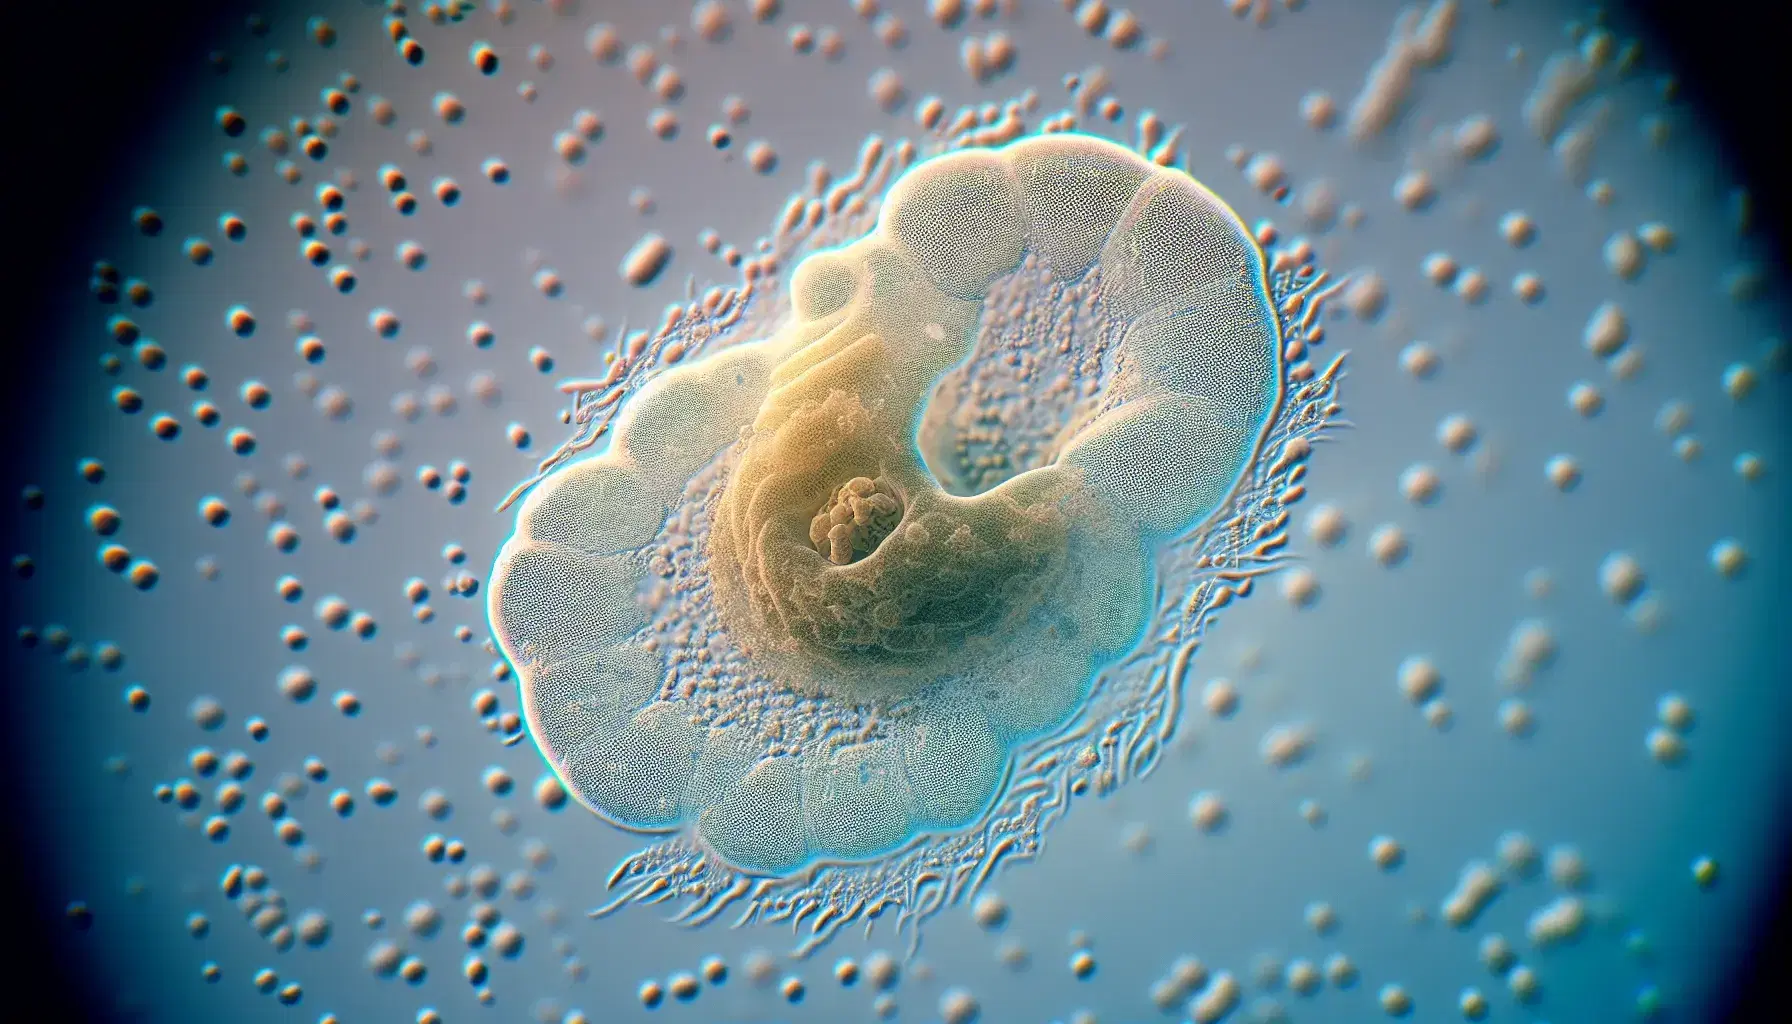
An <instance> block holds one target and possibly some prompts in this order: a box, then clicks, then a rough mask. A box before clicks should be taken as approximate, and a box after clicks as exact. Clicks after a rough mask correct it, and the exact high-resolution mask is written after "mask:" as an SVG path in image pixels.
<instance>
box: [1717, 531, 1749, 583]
mask: <svg viewBox="0 0 1792 1024" xmlns="http://www.w3.org/2000/svg"><path fill="white" fill-rule="evenodd" d="M1748 561H1749V559H1748V552H1747V551H1746V550H1744V549H1743V547H1742V544H1741V543H1740V542H1738V541H1736V540H1733V539H1730V538H1725V539H1723V540H1720V541H1718V542H1717V543H1716V544H1713V545H1712V546H1711V568H1713V569H1715V570H1717V574H1718V575H1719V576H1722V577H1723V578H1724V579H1727V580H1733V579H1736V578H1737V577H1738V576H1741V575H1742V573H1743V571H1744V570H1746V569H1747V568H1748Z"/></svg>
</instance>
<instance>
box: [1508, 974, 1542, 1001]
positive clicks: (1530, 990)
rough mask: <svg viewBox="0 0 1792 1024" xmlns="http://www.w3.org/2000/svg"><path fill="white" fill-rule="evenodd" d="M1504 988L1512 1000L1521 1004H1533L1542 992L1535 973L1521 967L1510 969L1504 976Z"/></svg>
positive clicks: (1540, 983)
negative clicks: (1509, 991)
mask: <svg viewBox="0 0 1792 1024" xmlns="http://www.w3.org/2000/svg"><path fill="white" fill-rule="evenodd" d="M1506 987H1507V988H1508V989H1510V990H1511V992H1512V998H1514V999H1516V1000H1518V1001H1519V1002H1521V1003H1534V1002H1536V1001H1537V998H1538V997H1539V996H1540V995H1542V992H1543V984H1542V982H1541V981H1540V980H1539V979H1538V978H1537V972H1536V971H1534V970H1532V969H1531V968H1529V967H1525V966H1523V965H1520V966H1518V967H1514V968H1512V972H1511V973H1510V974H1508V975H1506Z"/></svg>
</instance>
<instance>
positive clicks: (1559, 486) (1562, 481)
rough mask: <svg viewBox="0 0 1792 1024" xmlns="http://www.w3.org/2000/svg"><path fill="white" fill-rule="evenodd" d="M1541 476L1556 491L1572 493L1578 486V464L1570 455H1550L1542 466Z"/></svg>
mask: <svg viewBox="0 0 1792 1024" xmlns="http://www.w3.org/2000/svg"><path fill="white" fill-rule="evenodd" d="M1543 475H1544V477H1545V478H1546V479H1548V480H1549V482H1550V483H1551V484H1554V485H1555V488H1556V490H1558V491H1572V490H1574V488H1575V487H1576V486H1577V485H1579V484H1580V463H1578V462H1576V461H1574V457H1573V456H1572V455H1552V456H1550V458H1549V461H1548V462H1545V463H1544V464H1543Z"/></svg>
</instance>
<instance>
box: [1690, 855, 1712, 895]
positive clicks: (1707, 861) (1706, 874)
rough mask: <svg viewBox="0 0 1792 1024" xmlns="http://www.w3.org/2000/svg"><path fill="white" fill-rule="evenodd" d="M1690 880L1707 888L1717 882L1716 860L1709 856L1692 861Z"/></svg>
mask: <svg viewBox="0 0 1792 1024" xmlns="http://www.w3.org/2000/svg"><path fill="white" fill-rule="evenodd" d="M1692 880H1693V882H1694V883H1696V884H1697V885H1698V887H1699V888H1701V889H1709V888H1711V887H1712V886H1714V885H1716V884H1717V861H1715V860H1712V859H1711V858H1710V857H1700V858H1699V859H1698V860H1695V861H1693V862H1692Z"/></svg>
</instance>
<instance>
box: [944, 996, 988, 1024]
mask: <svg viewBox="0 0 1792 1024" xmlns="http://www.w3.org/2000/svg"><path fill="white" fill-rule="evenodd" d="M981 1013H982V1008H981V1007H980V1006H978V1004H977V999H976V997H975V996H973V995H971V994H970V993H969V992H966V991H965V990H964V989H962V988H950V989H947V990H946V991H945V992H943V993H941V994H940V1017H941V1018H942V1019H943V1020H944V1021H945V1022H946V1024H972V1022H973V1021H975V1020H977V1018H978V1016H979V1015H980V1014H981Z"/></svg>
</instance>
